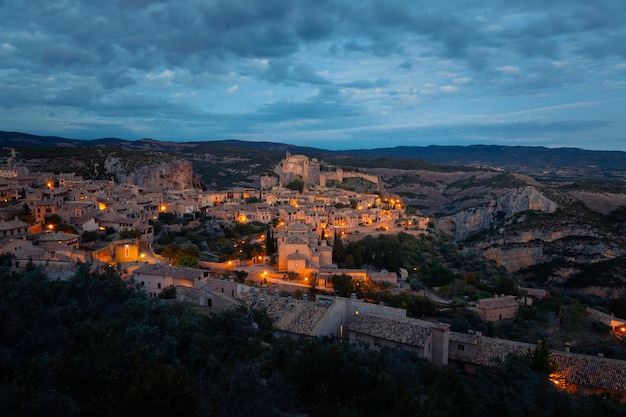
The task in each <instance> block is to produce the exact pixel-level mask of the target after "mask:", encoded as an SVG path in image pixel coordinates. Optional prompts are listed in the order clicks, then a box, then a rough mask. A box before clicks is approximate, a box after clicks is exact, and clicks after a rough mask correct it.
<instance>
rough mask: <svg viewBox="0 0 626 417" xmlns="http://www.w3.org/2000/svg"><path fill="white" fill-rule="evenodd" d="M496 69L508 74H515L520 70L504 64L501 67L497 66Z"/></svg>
mask: <svg viewBox="0 0 626 417" xmlns="http://www.w3.org/2000/svg"><path fill="white" fill-rule="evenodd" d="M496 71H498V72H502V73H504V74H508V75H517V74H520V73H521V72H522V70H520V69H519V68H518V67H515V66H513V65H505V66H503V67H497V68H496Z"/></svg>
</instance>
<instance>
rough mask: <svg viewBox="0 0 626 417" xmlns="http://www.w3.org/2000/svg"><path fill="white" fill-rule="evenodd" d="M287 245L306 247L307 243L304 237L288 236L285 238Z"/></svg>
mask: <svg viewBox="0 0 626 417" xmlns="http://www.w3.org/2000/svg"><path fill="white" fill-rule="evenodd" d="M287 243H289V244H292V245H293V244H300V245H308V244H309V241H308V239H306V238H305V237H302V236H299V235H295V236H289V237H288V238H287Z"/></svg>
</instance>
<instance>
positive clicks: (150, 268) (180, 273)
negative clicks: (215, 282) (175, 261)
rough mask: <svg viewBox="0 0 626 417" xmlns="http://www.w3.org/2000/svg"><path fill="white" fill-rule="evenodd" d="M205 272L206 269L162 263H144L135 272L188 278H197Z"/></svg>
mask: <svg viewBox="0 0 626 417" xmlns="http://www.w3.org/2000/svg"><path fill="white" fill-rule="evenodd" d="M204 272H205V271H204V270H202V269H196V268H184V267H181V266H169V265H162V264H144V265H142V266H140V267H139V268H137V269H136V270H135V271H134V273H135V274H145V275H160V276H167V277H175V278H186V279H197V278H198V277H202V276H203V275H204Z"/></svg>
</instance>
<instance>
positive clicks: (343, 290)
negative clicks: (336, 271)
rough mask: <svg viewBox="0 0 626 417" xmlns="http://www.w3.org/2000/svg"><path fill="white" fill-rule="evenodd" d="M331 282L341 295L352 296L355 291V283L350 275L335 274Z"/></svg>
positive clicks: (336, 291)
mask: <svg viewBox="0 0 626 417" xmlns="http://www.w3.org/2000/svg"><path fill="white" fill-rule="evenodd" d="M330 283H331V284H333V289H334V290H335V293H336V294H337V295H338V296H340V297H350V295H351V294H352V293H353V292H354V287H355V285H354V284H355V283H354V280H353V279H352V277H351V276H350V275H346V274H341V275H333V276H331V277H330Z"/></svg>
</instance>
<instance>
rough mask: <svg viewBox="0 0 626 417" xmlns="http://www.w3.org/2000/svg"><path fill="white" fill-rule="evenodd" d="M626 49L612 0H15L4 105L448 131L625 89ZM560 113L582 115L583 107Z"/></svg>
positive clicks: (69, 119)
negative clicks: (429, 125) (461, 123)
mask: <svg viewBox="0 0 626 417" xmlns="http://www.w3.org/2000/svg"><path fill="white" fill-rule="evenodd" d="M625 45H626V8H624V7H622V4H621V2H619V1H616V0H595V1H593V2H589V1H588V0H571V1H568V2H563V1H541V2H539V1H531V2H488V3H485V2H475V1H468V0H449V1H446V2H427V1H425V0H416V1H408V0H386V1H384V2H383V1H380V0H363V1H360V2H347V1H341V0H319V1H303V0H264V1H253V2H250V1H248V0H229V1H219V0H188V1H185V2H181V1H177V0H125V1H110V2H106V1H95V0H64V1H63V2H57V1H44V0H32V1H29V2H24V1H20V0H5V1H3V4H2V13H1V15H0V57H2V59H0V74H1V77H0V100H1V101H0V102H1V103H2V104H1V105H2V106H3V107H4V108H5V109H8V108H11V109H12V113H11V114H12V118H13V120H26V119H27V117H16V113H15V112H17V111H22V112H24V114H25V115H28V114H42V113H43V114H50V113H55V114H56V116H54V117H52V116H47V117H48V118H53V119H54V120H55V123H49V124H47V125H48V126H51V127H52V126H54V128H55V129H57V130H56V131H55V132H50V133H51V134H62V133H63V131H62V126H64V125H70V124H72V123H73V126H76V125H79V124H81V120H83V119H82V118H84V124H83V126H89V127H88V129H90V130H89V132H95V129H98V126H100V128H102V129H103V131H102V135H103V136H110V134H109V133H108V132H106V131H105V130H104V129H105V127H106V126H109V127H111V128H114V129H116V130H115V131H118V132H121V131H122V130H120V128H119V126H122V125H124V123H128V124H129V125H132V126H133V129H131V130H129V132H134V131H135V129H140V128H141V126H143V127H146V128H147V129H148V128H150V126H155V124H156V122H155V118H156V117H158V118H160V120H159V123H162V126H160V127H163V128H164V130H162V132H170V133H172V134H176V131H175V130H174V128H176V129H181V132H186V134H190V135H197V137H198V138H206V134H205V133H203V132H212V134H215V135H225V136H230V137H234V136H236V135H238V134H242V135H243V134H245V135H261V134H262V133H261V132H263V134H272V133H273V134H275V135H276V136H279V137H281V138H288V137H289V129H295V128H296V126H297V129H298V130H299V131H300V132H302V131H303V130H306V131H307V132H313V131H314V129H319V132H320V134H323V135H335V136H336V138H337V139H338V140H339V139H341V140H344V139H345V138H348V137H350V138H351V140H354V137H352V136H350V135H351V133H350V132H356V131H359V129H369V128H371V126H373V125H381V126H385V125H388V126H387V128H388V129H389V132H392V133H393V132H396V133H398V132H400V131H402V129H399V130H394V128H395V126H412V125H413V124H414V121H415V118H416V117H417V116H416V115H419V118H421V119H422V120H432V119H434V118H437V117H439V115H442V114H453V115H454V116H455V117H450V118H446V119H445V121H442V123H445V124H446V125H450V124H451V123H452V121H454V120H458V119H459V118H466V117H469V116H468V115H471V114H474V113H476V112H477V111H479V110H480V111H481V114H483V116H484V117H485V118H490V117H493V118H495V117H496V115H499V114H506V113H510V114H513V113H515V112H516V111H523V110H524V109H528V108H533V109H539V108H550V107H551V106H556V105H559V103H570V102H607V101H608V100H611V99H614V98H616V97H624V96H626V85H624V82H623V79H624V67H623V60H624V58H626V46H625ZM239 88H241V91H245V92H246V94H235V93H239ZM268 91H271V100H268V94H267V92H268ZM60 108H63V111H60ZM605 110H607V111H605V115H604V116H602V117H603V118H602V120H604V122H606V124H599V125H598V126H596V128H594V130H593V132H594V134H596V135H599V136H595V137H594V140H590V142H589V144H590V146H591V145H594V146H595V145H596V143H598V141H601V140H602V137H606V138H607V139H606V140H607V141H608V140H613V139H614V138H615V137H617V135H616V133H615V132H616V131H617V132H618V131H619V128H620V127H621V128H622V131H623V128H626V122H623V121H621V120H620V119H623V117H620V114H623V112H624V111H626V108H625V107H624V104H623V103H621V102H620V103H617V104H614V108H607V109H605ZM242 111H243V112H245V114H241V112H242ZM560 112H561V116H562V117H563V120H564V121H567V120H570V121H572V123H573V124H574V125H575V124H576V122H577V121H579V120H583V119H585V118H586V117H587V115H586V114H585V113H584V112H582V111H581V110H580V109H579V108H576V107H570V108H563V109H561V110H560ZM46 120H48V119H46ZM0 123H2V125H7V123H12V121H11V120H10V118H9V116H4V115H2V114H0ZM47 123H48V122H47ZM32 125H33V123H28V124H24V129H23V130H28V129H29V128H30V126H32ZM167 126H170V127H167ZM476 126H477V129H478V128H482V127H483V125H476ZM486 126H489V124H487V125H485V130H484V132H483V133H484V135H491V137H493V138H495V137H497V135H499V134H502V135H503V137H508V136H510V134H512V133H511V132H509V133H506V135H505V132H503V131H497V130H494V129H489V128H487V127H486ZM444 128H445V126H444V127H443V128H442V129H443V130H442V131H444V130H445V129H444ZM455 129H456V128H455ZM455 129H451V130H450V132H455V131H456V130H455ZM584 131H585V132H589V131H590V130H584ZM548 133H549V132H548V130H546V129H544V130H542V133H541V134H542V135H543V134H548ZM552 133H554V134H555V135H557V134H558V132H557V131H556V130H555V131H552ZM471 135H472V136H471V137H474V138H476V139H477V140H478V139H480V138H483V137H484V135H483V136H481V135H480V134H479V133H478V132H477V131H473V130H472V133H471ZM176 136H178V135H176ZM312 136H313V134H312V133H311V134H310V136H306V137H307V138H309V139H310V138H311V137H312ZM255 137H256V136H255ZM395 137H396V138H398V140H400V138H403V139H406V140H413V139H412V138H411V137H410V136H409V135H400V134H399V133H398V134H397V135H396V136H395ZM451 137H454V135H452V136H451ZM465 138H467V137H465ZM266 139H268V140H269V139H270V137H267V138H266ZM518 139H519V138H518ZM329 140H330V139H329ZM438 140H443V138H439V139H438ZM459 140H460V139H459ZM520 140H521V139H520ZM529 140H530V139H529ZM331 142H332V140H331ZM612 143H613V142H612ZM624 146H625V147H626V145H624Z"/></svg>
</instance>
